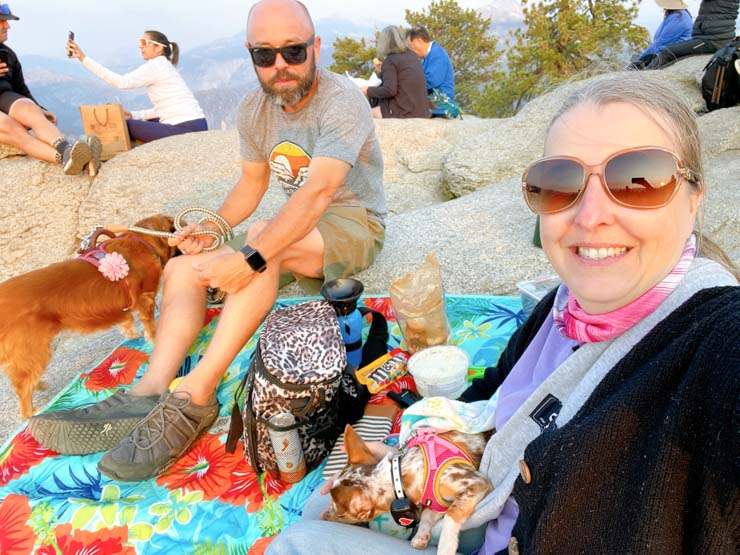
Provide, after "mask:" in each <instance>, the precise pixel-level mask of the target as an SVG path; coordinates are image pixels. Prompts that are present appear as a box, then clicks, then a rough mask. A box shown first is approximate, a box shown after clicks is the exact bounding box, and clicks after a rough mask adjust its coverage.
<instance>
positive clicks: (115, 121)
mask: <svg viewBox="0 0 740 555" xmlns="http://www.w3.org/2000/svg"><path fill="white" fill-rule="evenodd" d="M80 116H82V126H83V127H84V129H85V135H91V134H95V135H97V136H98V137H100V141H101V142H102V143H103V155H102V156H101V158H102V159H103V160H109V159H110V158H113V156H115V154H116V153H117V152H123V151H125V150H131V138H130V137H129V135H128V127H126V119H125V118H124V117H123V108H122V107H121V105H120V104H98V105H91V106H80Z"/></svg>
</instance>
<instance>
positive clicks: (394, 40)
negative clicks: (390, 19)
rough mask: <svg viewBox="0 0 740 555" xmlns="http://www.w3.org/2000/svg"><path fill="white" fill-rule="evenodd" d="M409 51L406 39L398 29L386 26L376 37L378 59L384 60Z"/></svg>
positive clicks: (393, 26)
mask: <svg viewBox="0 0 740 555" xmlns="http://www.w3.org/2000/svg"><path fill="white" fill-rule="evenodd" d="M408 49H409V46H408V44H407V43H406V38H405V36H404V34H403V32H402V31H401V29H399V28H398V27H396V26H395V25H388V27H386V28H384V29H383V30H382V31H381V32H380V36H379V37H378V49H377V50H378V58H380V59H381V60H383V59H385V58H386V57H387V56H390V55H391V54H401V53H402V52H406V51H407V50H408Z"/></svg>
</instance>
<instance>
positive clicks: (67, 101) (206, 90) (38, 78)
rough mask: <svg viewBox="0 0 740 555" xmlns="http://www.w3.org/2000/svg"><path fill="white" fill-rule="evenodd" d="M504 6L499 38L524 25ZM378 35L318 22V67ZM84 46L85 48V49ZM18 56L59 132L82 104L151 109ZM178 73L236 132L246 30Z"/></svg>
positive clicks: (244, 81) (70, 130) (61, 64)
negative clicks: (343, 47)
mask: <svg viewBox="0 0 740 555" xmlns="http://www.w3.org/2000/svg"><path fill="white" fill-rule="evenodd" d="M504 4H505V5H504V6H501V5H499V3H497V5H496V7H494V5H493V4H491V5H490V6H488V7H485V8H483V9H481V12H482V13H485V14H486V15H489V16H491V17H492V22H493V23H492V31H493V32H494V33H495V34H497V35H502V34H504V33H505V32H506V31H508V30H509V29H511V28H512V27H515V26H517V25H520V24H521V20H517V12H516V10H517V8H518V2H517V1H516V0H506V1H505V2H504ZM508 4H511V5H508ZM517 21H519V23H517ZM375 31H376V28H375V27H371V26H367V25H360V24H356V23H353V22H351V21H347V20H344V19H334V18H326V19H320V20H318V21H317V22H316V33H317V35H319V36H320V37H321V38H322V44H321V57H320V60H319V66H321V67H327V66H329V65H331V63H332V55H333V54H334V48H333V46H332V44H333V42H334V41H335V40H336V39H337V38H338V37H353V38H360V37H372V36H373V35H374V34H375ZM11 45H12V44H11ZM81 46H82V47H83V48H85V46H86V45H83V44H81ZM86 51H88V50H87V48H86ZM88 53H89V54H90V55H91V57H93V58H95V52H94V48H90V49H89V51H88ZM18 55H19V57H20V59H21V63H22V64H23V71H24V74H25V76H26V81H27V83H28V85H29V88H30V89H31V92H32V93H33V95H34V97H35V98H36V100H38V101H39V102H40V103H41V104H42V105H43V106H44V107H45V108H47V109H49V110H51V111H52V112H54V113H55V114H56V115H57V118H58V120H59V127H60V129H61V130H62V131H63V132H64V133H66V134H68V135H79V134H81V133H82V132H83V131H82V121H81V120H80V114H79V106H80V105H82V104H105V103H109V102H113V103H121V104H123V105H124V106H125V107H126V109H129V110H131V109H134V110H135V109H142V108H147V107H150V106H151V103H150V101H149V99H148V98H147V96H146V92H145V91H144V89H137V90H120V89H116V88H114V87H111V86H109V85H108V84H106V83H105V82H103V81H102V80H100V79H98V78H97V77H95V76H94V75H93V74H91V73H90V72H89V71H87V70H86V69H85V68H84V67H82V65H81V64H80V63H79V62H78V61H77V60H66V59H63V58H50V57H44V56H32V55H30V56H24V55H23V53H22V52H18ZM139 64H141V59H140V58H138V57H135V56H134V55H132V54H131V51H130V50H127V51H125V52H122V53H121V57H120V61H119V63H116V64H114V65H108V66H107V67H109V69H111V70H113V71H116V72H118V73H126V72H128V71H131V70H132V69H134V68H136V67H137V66H138V65H139ZM178 69H179V70H180V72H181V74H182V76H183V78H184V79H185V82H186V83H187V84H188V86H189V87H190V88H191V90H192V91H193V92H194V93H195V96H196V98H197V99H198V102H200V104H201V107H202V108H203V111H204V112H205V114H206V119H207V120H208V124H209V127H210V128H211V129H233V128H234V127H235V126H236V109H237V106H238V104H239V101H240V100H241V98H242V97H243V96H244V93H245V92H246V91H247V90H248V89H249V88H250V87H251V86H253V85H254V84H255V83H256V80H257V78H256V75H255V73H254V69H253V67H252V62H251V60H250V58H249V53H248V52H247V50H246V48H245V45H244V32H243V31H240V32H238V33H236V34H234V35H231V36H227V37H224V38H221V39H218V40H215V41H213V42H210V43H208V44H206V45H203V46H200V47H196V48H193V49H190V50H186V51H184V52H183V53H182V54H181V56H180V62H179V64H178Z"/></svg>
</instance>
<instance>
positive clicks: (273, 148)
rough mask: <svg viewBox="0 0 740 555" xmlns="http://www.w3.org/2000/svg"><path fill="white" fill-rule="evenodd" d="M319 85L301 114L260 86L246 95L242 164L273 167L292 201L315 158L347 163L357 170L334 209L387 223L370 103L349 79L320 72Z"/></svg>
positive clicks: (241, 109)
mask: <svg viewBox="0 0 740 555" xmlns="http://www.w3.org/2000/svg"><path fill="white" fill-rule="evenodd" d="M318 80H319V84H318V88H317V91H316V94H315V95H314V97H313V98H311V100H310V102H309V103H308V104H306V105H305V106H303V107H301V109H300V110H298V111H296V112H285V111H284V110H283V109H282V108H281V107H280V106H278V105H276V104H275V103H274V102H272V101H271V100H270V99H269V98H268V97H267V95H265V93H264V92H263V91H262V88H261V87H259V86H258V88H257V89H256V90H253V91H250V92H249V93H247V96H246V97H245V98H244V100H243V101H242V103H241V106H240V107H239V123H238V130H239V139H240V144H241V147H240V148H241V156H242V159H243V160H245V161H247V162H269V164H270V169H271V170H272V172H273V173H274V174H275V177H277V179H278V182H279V183H280V184H281V185H282V187H283V190H284V191H285V193H286V195H288V196H290V195H292V194H293V193H294V192H295V191H296V190H297V189H298V188H299V187H300V186H301V185H303V183H304V182H305V180H306V177H307V176H308V166H309V164H310V163H311V159H312V158H314V157H316V156H321V157H327V158H334V159H336V160H342V161H344V162H347V163H348V164H350V165H351V166H352V167H351V168H350V170H349V172H348V173H347V177H346V178H345V180H344V184H342V185H341V186H340V187H339V189H338V190H337V191H336V193H335V194H334V198H333V199H332V202H331V204H332V205H334V206H337V205H339V206H363V207H365V208H366V209H368V210H370V211H371V212H372V213H373V214H375V215H376V216H377V217H378V218H379V219H380V220H381V221H383V219H384V217H385V215H386V212H387V208H386V204H385V190H384V189H383V155H382V153H381V151H380V143H379V142H378V138H377V136H376V135H375V124H374V123H373V119H372V115H371V112H370V106H369V104H368V102H367V99H366V98H365V97H364V96H363V95H362V93H361V92H360V90H359V89H358V87H357V86H356V85H355V84H354V83H352V82H351V81H350V80H349V79H347V78H346V77H342V76H340V75H337V74H335V73H331V72H330V71H326V70H323V69H319V72H318Z"/></svg>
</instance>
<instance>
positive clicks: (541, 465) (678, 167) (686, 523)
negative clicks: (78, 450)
mask: <svg viewBox="0 0 740 555" xmlns="http://www.w3.org/2000/svg"><path fill="white" fill-rule="evenodd" d="M704 186H705V184H704V171H703V167H702V161H701V147H700V144H699V133H698V129H697V124H696V119H695V116H694V114H693V112H692V111H691V109H690V108H689V107H688V106H687V105H686V103H685V101H683V99H682V98H680V97H679V96H678V95H677V94H675V93H674V92H673V91H672V90H671V89H670V88H669V87H668V86H667V85H664V84H662V83H661V82H660V81H658V80H657V79H655V78H651V77H650V76H646V75H645V74H637V73H635V72H630V73H629V74H625V73H620V74H617V75H612V76H609V77H607V78H603V79H601V80H597V81H593V82H591V83H588V84H586V85H585V86H584V87H583V88H582V89H581V90H579V91H578V92H577V93H576V94H575V95H574V96H572V97H571V98H569V99H568V100H567V101H566V103H565V105H564V107H563V108H562V109H561V111H560V112H559V113H558V114H557V115H556V116H555V118H554V119H553V121H552V123H551V125H550V128H549V131H548V133H547V138H546V141H545V151H544V157H543V159H541V160H539V161H537V162H535V163H533V164H532V165H530V166H529V168H528V169H527V170H526V172H525V173H524V177H523V186H522V187H523V192H524V197H525V201H526V203H527V205H528V206H529V207H530V209H531V210H532V211H534V212H536V213H537V214H539V215H540V217H541V235H542V246H543V248H544V250H545V253H546V254H547V256H548V258H549V260H550V261H551V262H552V265H553V267H554V268H555V270H556V271H557V273H558V274H559V275H560V277H561V278H562V281H563V283H562V284H561V285H560V286H559V287H558V288H556V290H554V291H552V292H551V293H550V294H549V295H547V296H546V297H545V298H544V299H543V300H542V301H541V302H540V303H539V304H538V305H537V307H536V308H535V310H534V312H533V314H532V315H531V316H530V318H529V319H528V320H527V321H526V322H525V323H524V325H523V326H522V327H521V328H520V329H519V330H518V331H517V332H516V333H515V334H514V335H513V336H512V338H511V340H510V341H509V344H508V346H507V347H506V349H505V350H504V352H503V353H502V355H501V357H500V359H499V361H498V363H497V366H496V367H493V368H488V369H487V370H486V373H485V376H484V378H482V379H479V380H475V381H474V382H473V384H472V385H471V387H470V388H469V389H468V390H467V391H466V392H465V393H464V394H463V395H462V397H461V399H460V400H462V401H466V402H472V401H482V404H483V405H484V406H485V405H486V404H487V402H488V401H489V400H491V401H490V402H492V403H494V404H495V429H496V432H495V433H494V434H493V436H492V437H491V439H490V440H489V443H488V445H487V446H486V451H485V453H484V456H483V460H482V462H481V465H480V469H481V471H483V472H486V473H487V474H488V476H489V477H490V478H491V481H492V483H493V484H494V490H493V492H492V493H491V494H490V495H489V496H488V497H486V499H484V500H483V501H482V502H481V503H479V504H478V506H477V507H476V510H475V512H474V513H473V515H472V516H471V517H470V518H469V519H468V521H467V522H466V523H464V524H463V527H464V528H465V529H466V530H463V532H462V533H461V536H460V548H459V551H462V552H465V553H468V552H470V551H471V546H475V548H474V549H472V551H474V552H475V553H478V554H481V555H492V554H494V553H495V554H500V553H507V552H508V553H517V554H518V553H522V554H524V553H594V554H595V553H598V554H623V553H651V554H659V555H674V554H677V553H686V554H693V553H735V552H736V542H737V536H736V532H737V522H738V507H739V506H740V498H739V495H740V494H739V493H738V491H739V489H738V468H737V464H738V439H737V425H738V421H737V418H738V412H737V410H738V406H739V405H738V399H740V372H739V371H738V370H740V287H738V281H737V276H738V271H737V268H736V267H734V266H733V264H732V263H731V262H730V261H729V260H728V259H727V257H726V256H725V255H724V254H723V253H722V251H721V250H720V249H719V247H717V246H716V245H714V244H713V243H712V242H710V241H709V240H708V239H706V238H705V237H703V236H702V235H701V232H700V231H699V230H700V229H701V203H702V202H703V194H704ZM476 406H478V405H476ZM469 409H470V410H473V409H474V407H469ZM327 490H328V488H325V489H324V491H327ZM312 501H317V500H316V499H315V498H312ZM323 503H324V505H326V503H327V502H326V500H325V498H324V501H323ZM310 505H312V507H313V503H310ZM316 506H318V503H317V504H316ZM312 507H307V509H306V511H304V515H306V514H308V515H309V516H308V517H306V516H304V519H306V518H311V517H312V516H313V518H317V516H316V515H317V514H318V511H317V510H314V509H312ZM348 528H349V527H347V526H346V525H342V524H335V523H329V522H316V521H312V522H306V521H305V520H304V521H302V522H300V523H298V524H296V525H294V526H292V527H290V528H288V529H287V530H286V531H283V532H282V533H281V535H280V536H279V537H278V538H277V540H276V541H275V542H273V544H271V546H270V548H269V549H268V551H267V552H268V553H271V554H280V553H290V552H291V549H293V548H297V546H299V545H301V543H300V542H303V544H304V545H314V544H318V542H323V543H322V544H321V545H322V546H323V549H322V553H343V552H344V551H342V547H341V544H342V542H345V543H346V542H347V541H348V539H349V538H350V537H351V541H352V545H353V546H354V548H355V549H356V550H357V552H358V553H360V552H362V553H409V554H410V553H417V551H415V550H413V549H412V548H411V547H410V545H409V543H408V542H402V541H400V540H398V539H395V538H391V537H388V536H381V535H379V534H378V533H376V532H372V531H369V530H362V529H357V528H355V529H351V530H348ZM481 543H482V545H481ZM273 546H274V547H273ZM431 549H433V548H431ZM293 552H298V551H293Z"/></svg>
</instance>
